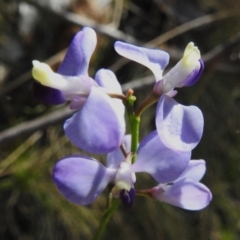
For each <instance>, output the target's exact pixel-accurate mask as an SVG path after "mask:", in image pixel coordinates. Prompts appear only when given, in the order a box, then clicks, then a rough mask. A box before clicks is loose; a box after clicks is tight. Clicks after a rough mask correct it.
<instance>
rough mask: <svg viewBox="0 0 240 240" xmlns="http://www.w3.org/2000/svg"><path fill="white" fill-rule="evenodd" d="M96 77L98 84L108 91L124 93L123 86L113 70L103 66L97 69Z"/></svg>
mask: <svg viewBox="0 0 240 240" xmlns="http://www.w3.org/2000/svg"><path fill="white" fill-rule="evenodd" d="M94 79H95V81H96V82H97V84H98V85H99V86H100V87H103V88H105V89H106V90H107V92H110V93H118V94H122V87H121V85H120V83H119V82H118V80H117V78H116V75H115V74H114V73H113V72H112V71H110V70H108V69H103V68H102V69H100V70H98V71H97V73H96V75H95V78H94Z"/></svg>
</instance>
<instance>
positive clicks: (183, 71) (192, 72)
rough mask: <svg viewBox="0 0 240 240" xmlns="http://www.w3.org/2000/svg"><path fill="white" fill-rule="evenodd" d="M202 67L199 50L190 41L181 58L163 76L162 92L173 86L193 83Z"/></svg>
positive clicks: (200, 72)
mask: <svg viewBox="0 0 240 240" xmlns="http://www.w3.org/2000/svg"><path fill="white" fill-rule="evenodd" d="M203 69H204V64H203V61H202V59H201V54H200V51H199V50H198V48H197V47H196V46H194V43H193V42H190V43H189V44H188V45H187V47H186V49H185V51H184V55H183V58H182V59H181V60H180V61H179V62H178V63H177V64H176V66H174V67H173V68H172V69H171V70H170V71H169V72H168V73H167V74H166V75H165V76H164V85H163V89H162V91H163V93H167V92H169V91H171V90H172V89H174V88H175V87H183V86H191V85H193V84H194V83H195V82H197V80H198V79H199V77H200V76H201V74H202V72H203Z"/></svg>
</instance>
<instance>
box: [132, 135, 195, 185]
mask: <svg viewBox="0 0 240 240" xmlns="http://www.w3.org/2000/svg"><path fill="white" fill-rule="evenodd" d="M190 157H191V152H179V151H173V150H172V149H170V148H167V147H166V146H165V145H164V144H163V143H162V141H161V139H160V138H159V136H158V134H157V131H153V132H151V133H150V134H149V135H148V136H146V137H145V138H144V139H143V141H142V142H141V143H140V145H139V148H138V151H137V159H136V162H135V163H134V164H133V165H132V166H131V170H132V171H133V172H147V173H149V174H151V175H152V176H153V177H154V178H155V180H156V181H157V182H159V183H167V182H171V181H174V180H175V179H177V178H178V177H179V176H180V174H181V173H182V172H183V171H184V169H185V168H186V167H187V165H188V163H189V160H190Z"/></svg>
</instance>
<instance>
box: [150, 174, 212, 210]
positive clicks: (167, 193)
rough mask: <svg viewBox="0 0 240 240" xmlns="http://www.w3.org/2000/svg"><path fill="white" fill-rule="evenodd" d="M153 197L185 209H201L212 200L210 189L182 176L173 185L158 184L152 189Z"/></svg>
mask: <svg viewBox="0 0 240 240" xmlns="http://www.w3.org/2000/svg"><path fill="white" fill-rule="evenodd" d="M152 194H153V197H155V198H156V199H158V200H159V201H163V202H167V203H169V204H172V205H174V206H177V207H180V208H183V209H187V210H201V209H203V208H205V207H206V206H207V205H208V204H209V203H210V201H211V200H212V194H211V192H210V190H209V189H208V188H207V187H206V186H205V185H203V184H202V183H199V182H196V181H194V180H192V179H186V178H183V179H181V180H180V181H178V182H175V183H174V184H173V185H169V186H166V185H165V186H163V185H161V184H160V185H158V186H157V187H155V188H153V189H152Z"/></svg>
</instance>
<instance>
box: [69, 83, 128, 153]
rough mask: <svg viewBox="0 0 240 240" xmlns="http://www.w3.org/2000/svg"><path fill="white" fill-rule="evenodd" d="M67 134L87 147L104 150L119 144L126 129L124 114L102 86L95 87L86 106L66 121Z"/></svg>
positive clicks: (110, 149) (85, 149) (83, 146)
mask: <svg viewBox="0 0 240 240" xmlns="http://www.w3.org/2000/svg"><path fill="white" fill-rule="evenodd" d="M64 130H65V134H66V135H67V137H68V138H69V139H70V140H71V141H72V142H73V143H74V144H75V145H76V146H78V147H79V148H81V149H82V150H84V151H87V152H90V153H95V154H105V153H109V152H111V151H113V150H114V149H116V148H118V147H119V146H120V144H121V142H122V139H123V136H124V133H125V120H124V115H123V114H119V112H118V109H116V108H115V105H114V102H113V100H112V99H111V98H110V97H109V96H108V95H107V94H106V93H104V92H103V91H102V90H101V89H99V88H96V87H92V89H91V92H90V95H89V97H88V98H87V100H86V102H85V104H84V105H83V107H82V108H81V109H80V110H79V111H78V112H77V113H76V114H74V115H73V116H72V117H71V118H70V119H68V120H67V121H66V122H65V124H64Z"/></svg>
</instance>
